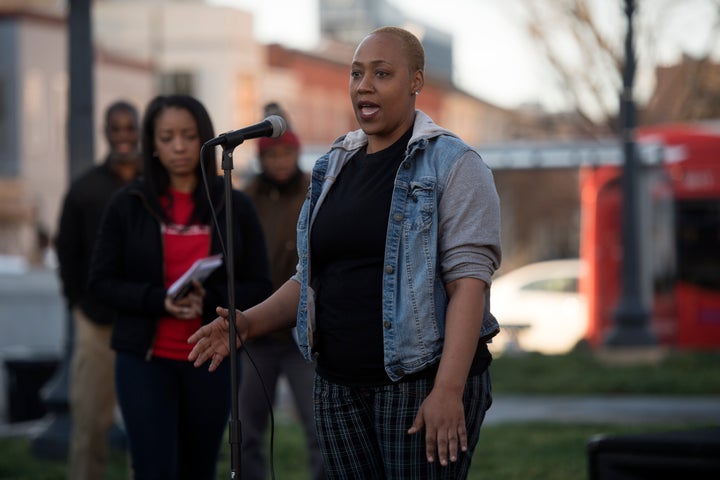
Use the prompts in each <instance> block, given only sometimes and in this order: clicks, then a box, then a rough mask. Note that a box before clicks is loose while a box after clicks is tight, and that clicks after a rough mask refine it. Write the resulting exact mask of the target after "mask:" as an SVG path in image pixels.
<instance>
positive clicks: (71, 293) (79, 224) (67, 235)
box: [55, 160, 126, 325]
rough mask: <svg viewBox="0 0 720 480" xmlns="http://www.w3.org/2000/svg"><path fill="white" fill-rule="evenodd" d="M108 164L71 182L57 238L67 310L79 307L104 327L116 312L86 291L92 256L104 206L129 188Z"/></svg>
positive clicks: (93, 169)
mask: <svg viewBox="0 0 720 480" xmlns="http://www.w3.org/2000/svg"><path fill="white" fill-rule="evenodd" d="M107 162H108V161H107V160H106V161H105V163H103V164H102V165H97V166H94V167H92V168H90V169H89V170H88V171H86V172H85V173H84V174H82V175H81V176H80V177H78V178H77V180H75V181H74V182H73V183H72V185H71V186H70V188H69V189H68V192H67V194H66V195H65V199H64V201H63V208H62V214H61V215H60V225H59V227H58V235H57V238H55V249H56V251H57V256H58V263H59V265H60V269H59V274H60V280H61V281H62V289H63V295H64V296H65V300H66V301H67V304H68V307H69V308H73V307H76V306H78V307H80V308H81V309H82V311H83V312H84V313H85V315H87V316H88V318H89V319H90V320H91V321H93V322H95V323H98V324H105V325H107V324H110V323H112V322H113V319H114V318H115V312H114V311H113V310H112V309H110V308H108V307H107V306H106V305H103V304H102V303H100V302H99V301H98V300H97V299H96V298H94V297H93V296H92V295H91V294H90V293H89V292H88V291H87V279H88V270H89V267H90V255H91V254H92V251H93V248H94V245H95V239H96V237H97V230H98V226H99V225H100V219H101V218H102V214H103V210H104V209H105V205H107V203H108V202H109V201H110V198H111V197H112V195H113V194H114V193H115V192H116V191H118V190H119V189H120V188H122V187H123V186H125V185H126V182H124V181H123V180H122V179H121V178H120V177H119V176H118V175H116V174H114V173H113V172H112V170H111V169H110V167H109V166H108V163H107Z"/></svg>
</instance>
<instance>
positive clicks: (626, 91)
mask: <svg viewBox="0 0 720 480" xmlns="http://www.w3.org/2000/svg"><path fill="white" fill-rule="evenodd" d="M634 11H635V0H625V15H626V17H627V36H626V37H625V65H624V68H623V90H622V93H621V96H620V119H621V120H620V121H621V124H620V129H621V132H622V141H623V155H624V168H623V176H622V189H623V198H624V202H623V218H622V221H623V223H622V227H623V228H622V237H623V263H622V296H621V298H620V303H619V305H618V308H617V310H616V311H615V316H614V318H615V325H614V327H613V329H612V330H611V331H610V332H609V334H608V336H607V338H606V339H605V343H606V345H608V346H643V345H653V344H655V343H656V340H655V337H654V335H653V334H652V333H651V332H650V329H649V325H648V323H649V317H650V315H649V312H648V309H647V307H646V306H645V305H644V304H643V301H642V288H641V287H642V279H641V276H640V255H639V254H640V235H639V233H640V232H639V230H640V222H639V215H638V205H639V191H638V190H639V189H638V172H639V165H638V156H637V151H636V146H635V138H634V137H635V103H634V100H633V82H634V77H635V52H634V45H633V13H634Z"/></svg>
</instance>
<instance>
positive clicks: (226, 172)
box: [222, 142, 242, 480]
mask: <svg viewBox="0 0 720 480" xmlns="http://www.w3.org/2000/svg"><path fill="white" fill-rule="evenodd" d="M240 143H242V142H240ZM234 148H235V146H228V145H227V144H225V143H223V144H222V169H223V177H224V180H225V223H226V225H227V233H226V244H225V245H227V252H225V254H226V264H225V267H226V271H227V277H228V321H229V324H230V325H229V327H230V328H229V332H230V333H229V336H230V343H229V345H228V346H229V347H230V348H229V350H230V389H231V391H230V396H231V402H232V403H231V411H230V478H231V479H233V480H234V479H237V478H240V444H241V442H242V432H241V428H242V425H241V424H240V418H239V409H238V387H239V385H238V349H237V348H235V342H236V340H235V339H236V338H237V333H236V326H235V273H234V266H235V262H234V254H233V228H232V227H233V216H232V205H233V204H232V169H233V149H234Z"/></svg>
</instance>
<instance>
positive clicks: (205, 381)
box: [90, 95, 271, 480]
mask: <svg viewBox="0 0 720 480" xmlns="http://www.w3.org/2000/svg"><path fill="white" fill-rule="evenodd" d="M213 137H214V132H213V127H212V123H211V121H210V117H209V115H208V113H207V111H206V110H205V107H204V106H203V105H202V104H201V103H200V102H199V101H198V100H196V99H194V98H192V97H189V96H184V95H171V96H159V97H156V98H155V99H153V100H152V101H151V102H150V104H149V105H148V107H147V110H146V113H145V117H144V120H143V130H142V153H143V161H144V175H143V178H141V179H140V180H139V181H137V182H135V183H133V184H132V185H130V186H128V187H127V188H125V189H124V190H122V191H120V192H118V194H117V195H116V196H115V197H114V198H113V200H112V201H111V203H110V204H109V205H108V208H107V209H106V212H105V216H104V218H103V221H102V224H101V228H100V233H99V237H98V242H97V245H96V249H95V252H94V254H93V260H92V266H91V272H90V288H91V290H92V291H93V292H94V293H95V294H96V295H97V297H98V298H100V299H101V300H103V301H105V302H107V303H108V304H109V305H111V306H112V307H114V308H115V309H116V310H117V311H118V312H119V314H118V318H117V320H116V321H115V324H114V326H113V332H112V347H113V348H114V349H115V351H116V352H117V361H116V367H115V380H116V384H117V392H118V401H119V404H120V408H121V411H122V415H123V418H124V420H125V426H126V430H127V435H128V441H129V446H130V454H131V458H132V468H133V473H134V475H135V477H134V478H136V479H146V478H152V479H160V478H167V479H188V480H190V479H192V480H203V479H206V480H211V479H212V480H214V479H215V471H216V465H217V461H218V452H219V449H220V442H221V440H222V438H223V434H224V432H225V430H226V427H227V421H228V415H229V412H230V400H231V395H230V388H231V381H230V373H229V368H224V369H223V372H221V373H220V375H210V374H208V372H200V371H199V370H198V369H194V368H192V366H191V365H188V363H187V360H186V359H187V355H188V353H189V351H190V346H189V345H188V344H187V336H188V335H189V332H193V331H195V330H196V329H197V328H199V327H200V325H202V324H203V323H205V322H208V321H211V320H212V319H213V318H214V317H215V315H214V313H213V306H214V305H217V304H226V303H227V302H228V296H227V276H226V269H225V268H224V266H223V267H220V268H218V269H217V270H215V271H214V272H213V273H212V274H211V275H210V277H208V279H207V280H206V281H205V283H204V284H203V285H200V284H198V283H196V284H195V286H194V289H193V290H192V291H191V292H190V294H189V295H188V296H187V297H185V298H182V299H180V300H177V301H173V299H172V298H171V297H170V296H168V295H167V289H168V287H169V286H170V285H171V284H172V283H173V282H174V281H175V280H176V279H177V278H179V277H180V276H181V275H182V274H183V272H185V271H186V270H187V269H188V267H190V266H191V265H192V264H193V262H194V261H196V260H197V259H200V258H203V257H206V256H208V255H211V254H217V253H221V251H222V249H221V243H220V242H221V238H219V237H218V234H217V232H216V230H215V228H214V225H213V224H214V223H217V225H218V227H219V229H220V234H219V235H221V236H222V241H224V239H225V238H226V233H227V229H228V228H232V229H233V235H234V244H233V245H227V248H233V249H234V250H233V251H234V254H235V265H234V274H235V299H236V302H237V305H238V306H239V307H240V306H241V305H242V306H244V308H247V307H248V306H250V305H253V304H255V303H257V302H259V301H261V300H262V299H264V298H266V297H267V295H269V294H270V292H271V283H270V278H269V267H268V260H267V252H266V249H265V239H264V236H263V233H262V227H261V225H260V222H259V220H258V217H257V213H256V211H255V208H254V207H253V205H252V202H251V201H250V199H249V198H248V197H247V196H246V195H245V194H243V193H242V192H239V191H233V192H232V200H231V201H232V203H233V205H232V208H233V215H234V217H233V218H234V219H235V221H234V223H233V224H232V225H227V224H226V221H225V210H224V207H223V205H224V191H223V190H224V188H223V182H222V179H220V178H218V177H217V173H216V172H217V166H216V162H215V152H214V151H213V150H212V149H208V150H207V151H205V152H204V153H205V155H204V156H203V158H202V159H201V158H200V148H201V146H202V144H203V143H204V142H206V141H207V140H210V139H211V138H213ZM201 161H202V162H203V163H204V168H205V172H206V174H207V178H208V190H209V195H210V197H211V198H212V201H213V204H214V205H215V209H216V210H215V212H216V214H217V217H216V218H212V212H211V209H210V205H209V204H208V201H207V194H206V186H205V184H204V182H203V181H202V173H201V166H200V162H201ZM240 308H243V307H240Z"/></svg>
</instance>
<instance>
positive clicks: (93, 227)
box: [55, 101, 140, 480]
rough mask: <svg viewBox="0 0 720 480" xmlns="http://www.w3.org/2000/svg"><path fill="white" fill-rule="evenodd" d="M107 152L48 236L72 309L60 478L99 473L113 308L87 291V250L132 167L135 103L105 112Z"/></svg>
mask: <svg viewBox="0 0 720 480" xmlns="http://www.w3.org/2000/svg"><path fill="white" fill-rule="evenodd" d="M105 138H106V140H107V142H108V146H109V149H110V152H109V153H108V156H107V158H106V159H105V161H104V163H102V164H100V165H96V166H94V167H92V168H90V169H89V170H88V171H86V172H85V173H83V174H82V175H80V176H79V177H78V178H77V179H76V180H74V181H73V182H72V184H71V185H70V189H69V190H68V192H67V194H66V196H65V201H64V203H63V208H62V213H61V216H60V225H59V228H58V235H57V238H56V240H55V247H56V250H57V256H58V263H59V266H60V280H61V282H62V288H63V294H64V296H65V299H66V301H67V304H68V308H69V309H70V310H71V312H72V317H73V325H74V333H75V336H74V342H73V355H72V361H71V365H70V412H71V416H72V434H71V440H70V452H69V455H68V478H69V479H72V480H85V479H97V478H104V477H105V462H106V456H107V453H106V452H107V433H108V431H109V430H110V428H111V427H112V424H113V419H114V413H115V404H116V401H115V384H114V363H115V354H114V352H113V351H112V350H111V349H110V333H111V329H112V321H113V317H114V315H115V314H114V312H113V311H112V310H110V309H109V308H108V307H106V306H105V305H103V304H101V303H100V302H98V301H97V300H96V299H94V298H93V297H92V296H91V295H90V294H89V293H88V291H87V277H88V269H89V263H90V257H91V254H92V251H93V248H94V244H95V238H96V234H97V230H98V226H99V224H100V219H101V217H102V214H103V211H104V208H105V205H106V204H107V202H108V200H110V197H111V196H112V195H113V194H114V193H115V191H116V190H118V189H119V188H120V187H122V186H124V185H126V184H127V183H129V182H130V181H131V180H133V179H134V178H135V177H136V176H137V174H138V171H139V169H140V155H139V152H138V140H139V119H138V112H137V109H136V108H135V107H134V106H132V105H131V104H129V103H127V102H123V101H120V102H116V103H113V104H112V105H110V106H109V107H108V109H107V110H106V113H105Z"/></svg>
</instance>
